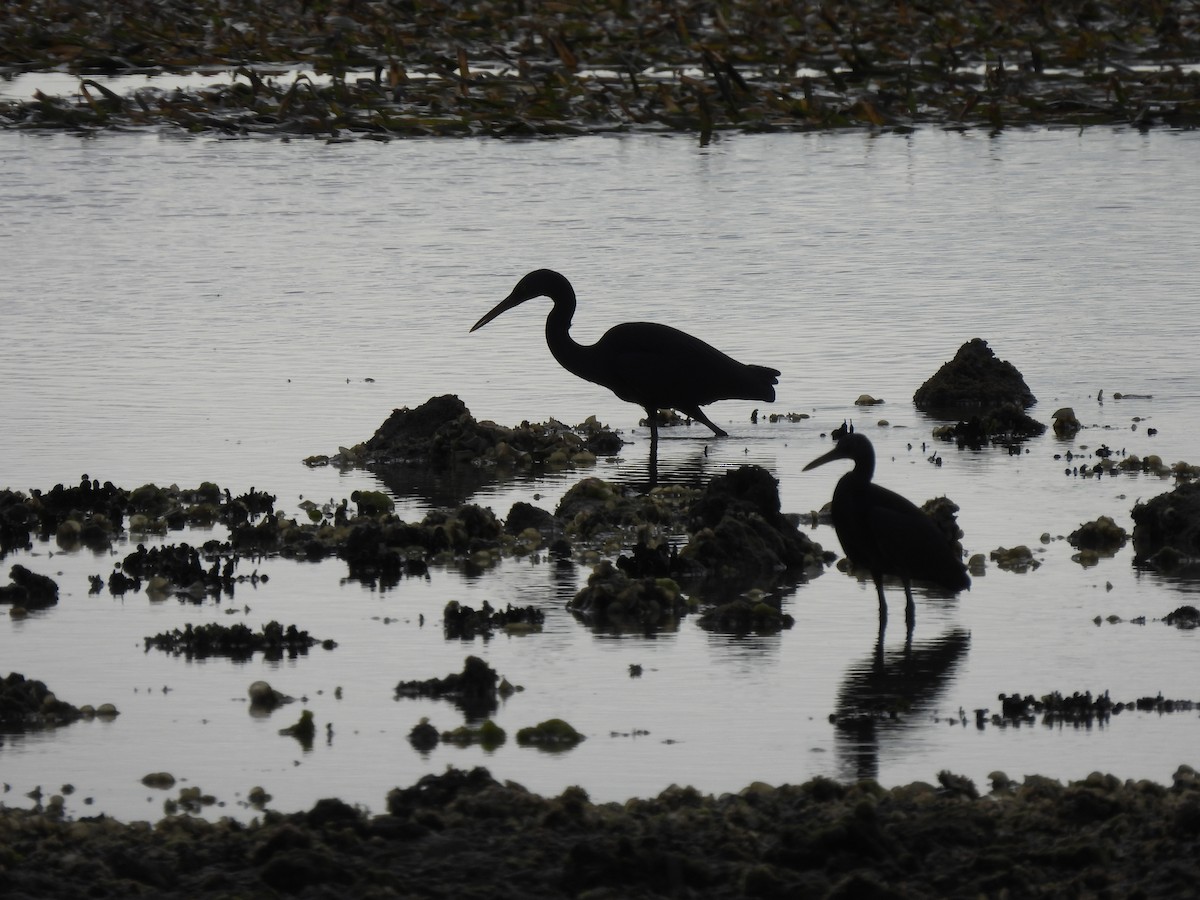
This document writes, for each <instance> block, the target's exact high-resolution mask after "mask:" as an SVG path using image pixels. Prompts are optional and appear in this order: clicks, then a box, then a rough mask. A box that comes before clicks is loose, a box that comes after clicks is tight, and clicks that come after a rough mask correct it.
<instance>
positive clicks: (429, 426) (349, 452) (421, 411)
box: [305, 394, 621, 471]
mask: <svg viewBox="0 0 1200 900" xmlns="http://www.w3.org/2000/svg"><path fill="white" fill-rule="evenodd" d="M620 447H621V439H620V438H619V437H618V436H617V435H615V434H614V433H613V432H612V431H611V430H610V429H608V428H607V427H606V426H604V425H602V424H600V423H599V422H597V421H596V420H595V418H594V417H592V418H590V419H588V420H587V421H586V422H584V423H582V424H581V425H579V426H577V427H576V428H570V427H568V426H566V425H564V424H562V423H561V422H556V421H553V420H551V421H550V422H546V423H540V424H531V423H529V422H522V423H521V424H520V425H519V426H517V427H516V428H506V427H504V426H502V425H497V424H496V423H495V422H490V421H482V422H481V421H479V420H477V419H476V418H475V417H474V416H472V415H471V412H470V410H469V409H467V406H466V404H465V403H463V402H462V400H460V399H459V397H458V396H457V395H456V394H442V395H441V396H438V397H431V398H430V399H428V400H427V401H425V402H424V403H422V404H421V405H420V406H417V407H416V408H414V409H409V408H408V407H403V408H401V409H396V410H393V411H392V414H391V415H390V416H388V418H387V419H386V420H384V422H383V424H381V425H380V426H379V428H378V429H376V431H375V434H373V435H372V436H371V437H370V438H368V439H367V440H366V441H364V442H362V443H361V444H357V445H355V446H354V447H351V448H343V449H342V450H340V451H339V452H338V453H337V454H336V455H334V456H327V455H317V456H310V457H308V459H306V460H305V463H306V464H308V465H310V466H317V465H327V464H330V463H334V464H337V465H361V466H364V467H366V468H368V469H372V470H374V471H378V470H386V469H387V468H389V467H394V466H414V465H415V466H428V467H432V468H433V469H434V470H437V471H445V470H448V469H451V468H453V467H456V466H464V465H466V466H476V467H483V468H487V467H493V466H498V467H504V468H516V469H529V468H531V467H533V466H538V465H544V466H549V467H552V468H565V467H568V466H585V465H590V464H592V463H594V462H595V461H596V456H597V455H604V454H612V453H616V452H617V451H618V450H619V449H620Z"/></svg>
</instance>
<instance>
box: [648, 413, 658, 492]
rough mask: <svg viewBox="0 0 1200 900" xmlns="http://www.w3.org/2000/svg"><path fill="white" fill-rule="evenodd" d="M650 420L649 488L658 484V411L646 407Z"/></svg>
mask: <svg viewBox="0 0 1200 900" xmlns="http://www.w3.org/2000/svg"><path fill="white" fill-rule="evenodd" d="M646 415H647V416H648V417H649V420H650V487H654V486H655V485H656V484H658V410H657V409H651V408H650V407H648V406H647V407H646Z"/></svg>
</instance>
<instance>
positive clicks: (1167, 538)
mask: <svg viewBox="0 0 1200 900" xmlns="http://www.w3.org/2000/svg"><path fill="white" fill-rule="evenodd" d="M1131 515H1132V516H1133V549H1134V553H1135V556H1134V560H1133V561H1134V564H1135V565H1148V566H1152V567H1153V568H1155V569H1158V570H1159V571H1160V572H1170V571H1175V570H1178V569H1181V568H1186V567H1195V566H1197V565H1200V482H1196V481H1192V482H1184V483H1182V484H1180V485H1178V486H1177V487H1176V488H1175V489H1174V490H1172V491H1169V492H1167V493H1165V494H1159V495H1158V496H1157V497H1153V498H1151V499H1150V500H1147V501H1146V502H1145V503H1138V504H1136V505H1135V506H1134V507H1133V510H1132V512H1131Z"/></svg>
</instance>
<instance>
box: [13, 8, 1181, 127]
mask: <svg viewBox="0 0 1200 900" xmlns="http://www.w3.org/2000/svg"><path fill="white" fill-rule="evenodd" d="M0 50H2V54H0V64H2V65H4V66H5V67H7V69H8V71H15V72H20V71H30V70H43V71H45V70H66V71H70V72H73V73H77V74H79V75H80V77H81V82H80V86H79V91H78V93H77V94H76V95H74V96H71V97H47V96H38V97H35V98H33V99H23V100H21V101H16V102H12V101H6V102H0V125H4V126H7V127H16V128H38V129H45V128H60V129H70V130H76V131H84V132H86V131H89V130H96V129H106V128H128V127H138V126H151V127H167V128H172V129H180V130H182V131H185V132H190V133H203V132H208V133H216V134H225V135H252V134H268V135H281V136H290V135H312V136H315V137H320V138H325V139H345V138H348V137H351V138H352V137H367V138H373V139H379V140H386V139H390V138H393V137H403V136H413V135H422V136H424V135H439V136H474V135H490V136H498V137H505V136H531V135H570V134H585V133H598V132H612V131H648V130H653V131H672V132H686V133H691V134H696V135H699V137H700V139H701V140H702V141H707V140H708V139H709V138H710V137H711V136H712V135H713V134H714V133H715V132H719V131H726V130H738V131H746V132H755V131H780V130H794V131H799V130H812V129H829V128H847V127H862V128H875V129H907V128H912V127H915V126H917V125H921V124H926V123H934V124H938V125H941V126H944V127H954V128H976V127H982V128H987V129H990V130H993V131H996V130H1000V129H1003V128H1005V127H1013V126H1024V125H1031V124H1038V125H1045V124H1065V125H1070V126H1072V127H1078V126H1082V125H1088V124H1129V125H1132V126H1134V127H1137V128H1140V129H1149V128H1152V127H1157V126H1163V125H1165V126H1168V127H1189V126H1190V127H1194V126H1195V124H1196V122H1197V120H1198V119H1200V76H1198V75H1197V74H1196V73H1195V72H1192V71H1188V70H1187V68H1186V67H1187V65H1188V64H1192V63H1195V62H1196V61H1197V60H1198V59H1200V20H1198V19H1197V17H1196V16H1195V14H1194V10H1192V8H1191V7H1190V6H1189V5H1188V4H1185V3H1182V2H1165V3H1158V4H1151V5H1145V4H1121V3H1115V2H1105V0H1087V2H1082V0H1080V2H1073V3H1068V4H1066V5H1058V6H1055V7H1047V6H1044V5H1038V4H1030V5H1013V4H1009V3H1001V2H997V0H967V2H962V3H957V4H954V5H953V6H952V7H951V6H938V5H912V4H893V3H886V2H883V0H870V2H867V3H837V2H830V3H821V4H811V3H804V4H791V5H787V6H786V7H784V6H780V5H778V4H772V3H766V2H752V0H741V2H736V3H726V4H721V5H720V6H719V7H713V6H711V5H709V4H702V3H693V2H680V3H671V4H664V3H657V2H652V3H639V4H612V3H608V2H583V3H573V4H570V5H569V6H564V7H547V8H545V9H542V8H541V7H539V6H538V5H537V4H527V3H519V2H506V0H498V2H493V3H488V4H486V5H484V6H483V7H482V8H477V7H476V5H474V4H466V5H455V4H445V3H435V4H429V5H422V4H408V5H404V6H396V5H393V4H342V5H339V6H338V7H337V8H336V9H333V8H326V7H325V6H323V5H320V4H311V3H306V2H292V0H282V2H278V3H274V4H270V5H269V6H263V7H256V8H255V9H254V13H253V15H248V16H233V15H231V14H230V11H229V10H228V9H227V7H226V6H224V5H222V4H216V3H213V2H211V0H201V2H197V3H192V4H188V5H186V6H183V5H167V6H164V5H162V4H159V3H150V2H146V0H140V2H132V3H125V4H122V5H121V7H120V9H119V10H117V11H115V12H114V11H112V10H110V9H109V6H108V5H107V4H102V3H99V2H97V0H84V2H80V3H73V4H61V3H49V2H43V0H31V2H25V3H21V4H19V6H18V7H17V9H16V10H14V11H13V12H12V13H10V14H9V15H7V16H5V17H4V18H3V19H0ZM288 66H300V67H302V68H304V69H307V70H310V71H312V72H314V73H316V74H317V75H318V76H323V75H332V76H333V77H332V79H331V80H329V81H326V80H324V79H321V78H318V79H314V78H310V77H309V76H308V75H307V74H303V75H300V76H297V75H296V73H295V71H294V70H293V71H289V70H288V69H287V68H286V67H288ZM206 67H222V68H226V69H228V70H230V72H231V74H232V77H231V80H230V82H229V83H228V84H221V85H216V86H214V87H211V88H208V89H204V90H196V91H185V90H179V89H176V90H169V89H168V90H164V89H159V88H157V87H145V86H142V87H140V88H139V89H138V90H137V91H136V92H134V93H132V94H129V95H126V96H122V95H120V94H118V93H116V92H114V91H112V90H110V89H109V88H107V87H106V86H104V85H103V84H102V83H101V81H98V80H97V79H98V78H100V77H101V76H105V75H112V74H119V73H139V74H155V73H160V74H161V73H164V72H190V71H195V70H197V69H204V68H206ZM172 87H174V86H173V85H172Z"/></svg>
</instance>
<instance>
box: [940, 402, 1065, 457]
mask: <svg viewBox="0 0 1200 900" xmlns="http://www.w3.org/2000/svg"><path fill="white" fill-rule="evenodd" d="M1045 430H1046V426H1045V425H1043V424H1042V423H1041V422H1039V421H1037V420H1036V419H1034V418H1033V417H1031V416H1030V415H1028V414H1027V413H1026V412H1025V411H1024V410H1023V409H1021V407H1020V406H1018V405H1017V404H1015V403H1002V404H1000V405H999V406H996V407H993V408H992V409H989V410H987V411H986V412H982V413H979V414H978V415H974V416H971V417H970V418H968V419H960V420H959V421H957V422H955V423H954V424H953V425H939V426H938V427H937V428H935V429H933V436H934V437H935V438H937V439H938V440H942V441H953V442H954V443H955V444H956V445H957V446H958V448H959V449H960V450H962V449H963V448H969V449H971V450H982V449H983V448H984V447H986V446H988V445H989V444H996V445H999V446H1002V447H1008V448H1009V450H1010V452H1012V453H1013V454H1014V455H1015V454H1016V453H1018V452H1019V450H1018V447H1019V445H1020V443H1021V442H1022V441H1024V440H1027V439H1029V438H1032V437H1037V436H1039V435H1040V434H1042V433H1044V432H1045Z"/></svg>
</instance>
